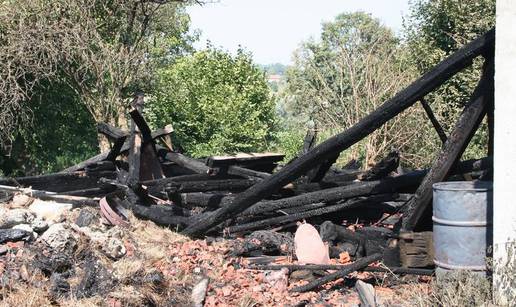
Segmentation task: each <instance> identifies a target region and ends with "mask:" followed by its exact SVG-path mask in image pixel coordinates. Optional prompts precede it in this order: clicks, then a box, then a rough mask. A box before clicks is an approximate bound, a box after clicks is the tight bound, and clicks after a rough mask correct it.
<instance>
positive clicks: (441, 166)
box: [402, 60, 494, 231]
mask: <svg viewBox="0 0 516 307" xmlns="http://www.w3.org/2000/svg"><path fill="white" fill-rule="evenodd" d="M493 100H494V65H493V61H492V60H488V61H486V63H485V66H484V73H483V75H482V78H481V80H480V81H479V84H478V86H477V88H476V89H475V91H474V92H473V95H472V98H471V101H470V102H469V104H468V105H467V106H466V107H465V108H464V111H463V112H462V114H461V115H460V117H459V120H458V121H457V123H456V124H455V127H454V128H453V131H452V132H451V134H450V136H449V137H448V140H447V141H446V143H445V144H444V146H443V148H442V150H441V153H440V154H439V156H438V157H437V159H436V160H435V161H434V163H433V165H432V168H431V169H430V171H429V172H428V174H427V175H426V176H425V178H424V179H423V182H422V183H421V185H420V186H419V188H418V190H417V191H416V194H415V195H414V198H412V200H411V201H409V203H408V204H407V208H406V211H405V214H404V217H403V219H402V229H403V230H405V231H412V230H414V228H415V227H416V225H417V224H418V222H419V221H420V219H421V218H422V217H423V215H424V213H425V211H426V210H427V208H429V206H430V204H431V201H432V185H433V184H434V183H436V182H441V181H443V180H445V179H446V178H447V177H448V176H449V175H450V171H451V169H452V168H453V166H454V164H456V163H457V161H458V160H459V159H460V157H461V156H462V153H463V152H464V150H465V149H466V147H467V145H468V143H469V141H470V140H471V138H472V137H473V135H474V134H475V131H476V129H477V128H478V126H479V125H480V122H481V121H482V118H483V117H484V116H485V114H486V111H487V106H488V105H490V104H492V103H493Z"/></svg>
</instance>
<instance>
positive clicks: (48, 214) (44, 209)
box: [29, 199, 73, 223]
mask: <svg viewBox="0 0 516 307" xmlns="http://www.w3.org/2000/svg"><path fill="white" fill-rule="evenodd" d="M72 208H73V205H72V204H67V203H58V202H55V201H46V200H41V199H35V200H34V201H33V202H32V204H31V205H30V206H29V210H30V211H31V212H32V213H34V214H35V215H36V216H37V217H39V218H42V219H44V220H45V221H47V222H49V223H59V222H61V221H63V219H64V217H65V215H66V214H68V212H70V211H71V210H72Z"/></svg>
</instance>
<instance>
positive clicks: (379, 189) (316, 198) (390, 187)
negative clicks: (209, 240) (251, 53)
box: [237, 171, 424, 215]
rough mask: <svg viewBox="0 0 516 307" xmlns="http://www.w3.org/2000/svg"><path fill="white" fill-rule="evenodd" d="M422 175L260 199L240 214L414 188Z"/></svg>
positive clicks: (422, 173) (413, 174) (253, 213)
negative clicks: (275, 198) (267, 199)
mask: <svg viewBox="0 0 516 307" xmlns="http://www.w3.org/2000/svg"><path fill="white" fill-rule="evenodd" d="M423 177H424V172H421V171H420V172H414V173H411V174H406V175H402V176H398V177H392V178H385V179H383V180H377V181H368V182H356V183H353V184H350V185H346V186H342V187H336V188H330V189H325V190H320V191H315V192H310V193H305V194H301V195H296V196H293V197H287V198H281V199H277V200H269V201H261V202H258V203H256V204H255V205H253V206H251V207H249V208H248V209H246V210H244V211H243V212H242V213H241V214H242V215H256V214H262V213H265V212H272V211H276V210H279V209H284V208H292V207H297V206H303V205H308V204H312V203H320V202H324V203H331V202H336V201H341V200H344V199H347V198H352V197H357V196H363V195H373V194H381V193H393V192H396V191H398V190H399V189H402V188H403V189H406V188H408V187H413V188H414V189H415V188H417V185H418V183H419V182H420V181H421V179H422V178H423ZM237 198H238V196H237Z"/></svg>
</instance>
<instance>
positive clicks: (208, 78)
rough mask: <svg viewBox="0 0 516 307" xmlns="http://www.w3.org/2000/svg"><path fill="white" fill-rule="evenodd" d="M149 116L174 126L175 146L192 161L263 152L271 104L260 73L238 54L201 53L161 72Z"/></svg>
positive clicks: (157, 123)
mask: <svg viewBox="0 0 516 307" xmlns="http://www.w3.org/2000/svg"><path fill="white" fill-rule="evenodd" d="M158 75H159V85H158V88H159V91H157V92H156V94H155V96H154V97H153V98H152V101H151V103H150V106H149V107H148V109H147V110H148V111H147V116H148V118H149V119H150V121H151V123H152V124H153V125H154V126H155V127H160V126H164V125H166V124H169V123H172V124H173V126H174V130H175V132H174V136H175V138H176V140H175V141H176V144H179V146H181V147H182V148H184V150H185V151H186V152H187V153H189V154H191V155H193V156H203V155H211V154H217V153H230V152H237V151H253V150H262V149H263V148H265V145H266V141H267V140H268V139H269V138H270V137H271V132H272V128H273V125H274V102H273V100H272V99H271V96H270V93H269V89H268V87H267V81H266V79H265V75H264V72H263V71H262V70H261V69H260V68H259V67H258V66H256V65H254V64H253V62H252V59H251V56H250V55H249V54H247V53H245V52H244V51H242V50H239V51H238V52H237V54H236V55H234V56H233V55H231V54H228V53H226V52H223V51H221V50H217V49H213V48H210V49H207V50H205V51H199V52H196V53H195V54H193V55H192V56H188V57H184V58H182V59H180V60H178V61H177V62H176V63H174V64H172V65H170V66H168V67H166V68H164V69H162V70H160V71H159V74H158Z"/></svg>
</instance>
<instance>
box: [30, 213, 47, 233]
mask: <svg viewBox="0 0 516 307" xmlns="http://www.w3.org/2000/svg"><path fill="white" fill-rule="evenodd" d="M30 226H31V227H32V230H34V231H35V232H37V233H42V232H44V231H45V230H47V229H48V223H47V222H46V221H45V220H43V219H41V218H39V217H36V218H35V219H34V221H32V223H31V224H30Z"/></svg>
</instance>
